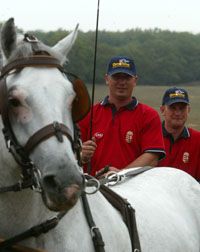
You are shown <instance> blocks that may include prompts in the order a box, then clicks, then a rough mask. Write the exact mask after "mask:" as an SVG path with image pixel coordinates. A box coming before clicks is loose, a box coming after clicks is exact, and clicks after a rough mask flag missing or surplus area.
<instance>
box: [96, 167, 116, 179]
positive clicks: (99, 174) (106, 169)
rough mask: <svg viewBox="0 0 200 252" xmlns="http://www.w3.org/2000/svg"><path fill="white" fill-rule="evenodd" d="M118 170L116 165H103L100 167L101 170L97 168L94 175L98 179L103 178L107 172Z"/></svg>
mask: <svg viewBox="0 0 200 252" xmlns="http://www.w3.org/2000/svg"><path fill="white" fill-rule="evenodd" d="M119 171H120V170H119V169H117V168H116V167H113V166H108V165H107V166H105V167H104V168H102V169H101V170H99V171H98V172H96V175H95V177H96V178H98V179H100V178H104V177H106V176H108V175H109V174H112V173H113V172H119Z"/></svg>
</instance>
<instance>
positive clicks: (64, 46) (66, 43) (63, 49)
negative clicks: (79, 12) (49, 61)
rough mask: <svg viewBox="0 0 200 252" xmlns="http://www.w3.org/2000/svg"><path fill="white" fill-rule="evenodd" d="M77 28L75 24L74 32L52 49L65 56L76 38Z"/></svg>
mask: <svg viewBox="0 0 200 252" xmlns="http://www.w3.org/2000/svg"><path fill="white" fill-rule="evenodd" d="M78 26H79V25H78V24H77V26H76V28H75V30H74V31H73V32H71V33H70V34H69V35H67V36H66V37H64V38H63V39H62V40H60V41H59V42H58V43H57V44H56V45H55V46H53V47H52V49H53V50H54V51H56V52H57V53H60V54H61V55H65V56H67V54H68V53H69V51H70V50H71V48H72V46H73V44H74V42H75V40H76V38H77V34H78Z"/></svg>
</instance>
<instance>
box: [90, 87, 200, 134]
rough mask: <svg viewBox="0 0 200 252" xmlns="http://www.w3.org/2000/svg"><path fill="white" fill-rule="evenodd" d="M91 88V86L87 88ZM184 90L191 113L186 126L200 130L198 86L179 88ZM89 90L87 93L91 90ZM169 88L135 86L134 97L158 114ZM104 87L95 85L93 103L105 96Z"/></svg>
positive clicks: (199, 94)
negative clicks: (188, 100)
mask: <svg viewBox="0 0 200 252" xmlns="http://www.w3.org/2000/svg"><path fill="white" fill-rule="evenodd" d="M89 87H90V88H91V86H89ZM181 87H183V88H185V89H186V90H187V91H188V93H189V98H190V104H191V112H190V116H189V118H188V122H187V125H188V126H189V127H193V128H195V129H197V130H200V86H181ZM90 88H89V92H90V93H91V90H90ZM167 88H169V87H167V86H139V85H138V86H137V87H136V88H135V90H134V94H133V95H134V96H136V97H137V99H138V100H139V101H140V102H141V103H146V104H148V105H150V106H151V107H153V108H155V109H156V110H157V111H158V112H159V113H160V111H159V107H160V104H161V99H162V96H163V93H164V92H165V90H166V89H167ZM107 91H108V90H107V87H106V85H104V84H102V85H96V86H95V98H94V99H95V102H97V101H99V100H101V99H102V98H103V97H104V96H106V95H107Z"/></svg>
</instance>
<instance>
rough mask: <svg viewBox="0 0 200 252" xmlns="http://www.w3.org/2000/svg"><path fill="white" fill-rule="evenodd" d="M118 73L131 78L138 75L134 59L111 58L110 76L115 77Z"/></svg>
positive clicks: (108, 71)
mask: <svg viewBox="0 0 200 252" xmlns="http://www.w3.org/2000/svg"><path fill="white" fill-rule="evenodd" d="M116 73H125V74H128V75H131V76H135V75H136V67H135V63H134V61H133V60H132V59H130V58H128V57H125V56H117V57H113V58H111V60H110V62H109V63H108V70H107V74H108V75H113V74H116Z"/></svg>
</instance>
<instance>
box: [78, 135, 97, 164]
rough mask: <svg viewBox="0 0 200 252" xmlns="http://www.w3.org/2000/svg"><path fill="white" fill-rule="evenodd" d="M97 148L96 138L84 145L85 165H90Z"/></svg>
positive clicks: (82, 153)
mask: <svg viewBox="0 0 200 252" xmlns="http://www.w3.org/2000/svg"><path fill="white" fill-rule="evenodd" d="M96 148H97V144H96V142H95V138H94V137H93V138H92V140H88V141H86V142H84V143H83V144H82V152H81V161H82V163H83V164H85V163H88V162H89V161H90V159H91V158H92V156H93V155H94V152H95V150H96Z"/></svg>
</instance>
